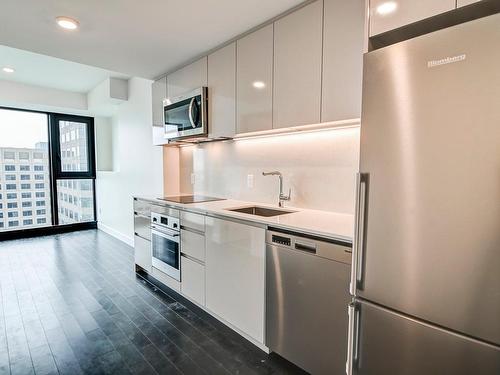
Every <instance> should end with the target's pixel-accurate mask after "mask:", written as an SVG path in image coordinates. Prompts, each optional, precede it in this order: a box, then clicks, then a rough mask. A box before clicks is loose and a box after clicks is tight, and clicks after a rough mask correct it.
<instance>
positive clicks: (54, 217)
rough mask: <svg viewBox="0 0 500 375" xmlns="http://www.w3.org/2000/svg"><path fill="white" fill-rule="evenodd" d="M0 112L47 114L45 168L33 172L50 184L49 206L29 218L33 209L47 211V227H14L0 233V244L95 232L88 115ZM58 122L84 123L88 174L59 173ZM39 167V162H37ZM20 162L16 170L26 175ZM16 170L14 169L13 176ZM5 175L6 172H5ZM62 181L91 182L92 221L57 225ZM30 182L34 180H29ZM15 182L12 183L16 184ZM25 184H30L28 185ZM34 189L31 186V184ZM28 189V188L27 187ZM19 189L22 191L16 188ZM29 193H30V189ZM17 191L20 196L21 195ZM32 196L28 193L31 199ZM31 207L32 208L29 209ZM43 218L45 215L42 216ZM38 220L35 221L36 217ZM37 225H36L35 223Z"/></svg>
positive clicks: (91, 134)
mask: <svg viewBox="0 0 500 375" xmlns="http://www.w3.org/2000/svg"><path fill="white" fill-rule="evenodd" d="M0 109H5V110H12V111H20V112H31V113H42V114H45V115H47V131H48V169H47V170H45V168H43V171H37V172H39V173H40V172H41V173H49V180H48V181H46V183H48V184H49V185H50V192H49V196H46V198H50V204H48V205H46V206H40V207H36V206H35V211H33V214H34V215H33V216H34V217H36V216H37V215H38V214H36V215H35V213H36V211H37V209H43V210H44V211H45V212H46V211H47V210H50V212H51V219H50V220H49V221H48V222H47V223H46V224H48V225H47V226H42V227H34V228H22V227H21V228H18V229H13V230H8V231H0V241H1V240H7V239H16V238H25V237H33V236H43V235H48V234H55V233H64V232H69V231H74V230H84V229H95V228H97V204H96V203H97V202H96V188H95V180H96V175H97V173H96V171H97V169H96V155H95V128H94V118H93V117H88V116H81V115H71V114H61V113H54V112H47V111H37V110H30V109H22V108H16V107H7V106H0ZM59 121H72V122H81V123H85V124H87V165H88V171H84V172H82V171H62V170H61V158H60V143H59V142H60V140H59ZM33 163H34V165H36V160H35V159H34V156H33ZM39 164H40V163H39ZM21 165H22V160H20V163H19V166H20V167H19V171H20V172H21V173H22V172H27V171H23V170H21ZM17 171H18V170H17V168H14V171H12V172H14V173H16V172H17ZM28 171H29V172H31V171H35V168H34V167H33V169H32V168H30V169H29V170H28ZM6 172H9V171H7V170H6ZM62 179H65V180H66V179H69V180H78V179H89V180H91V183H92V193H93V194H92V198H93V202H94V210H93V220H92V221H86V222H79V223H70V224H59V207H58V201H57V198H58V197H57V181H58V180H62ZM33 181H34V180H33ZM20 182H21V181H20V180H19V187H21V183H20ZM17 183H18V181H16V184H17ZM29 185H33V184H31V183H29ZM33 186H34V185H33ZM30 189H31V186H30ZM19 190H22V189H19ZM30 192H31V193H32V191H31V190H30ZM22 193H23V192H22V191H21V195H22ZM33 196H34V194H32V197H31V198H26V199H32V198H33ZM32 207H34V206H32ZM45 215H46V214H45ZM37 221H38V218H37ZM8 224H9V222H8V221H6V222H5V226H4V228H10V226H9V225H8ZM33 224H35V220H33ZM37 224H38V222H37Z"/></svg>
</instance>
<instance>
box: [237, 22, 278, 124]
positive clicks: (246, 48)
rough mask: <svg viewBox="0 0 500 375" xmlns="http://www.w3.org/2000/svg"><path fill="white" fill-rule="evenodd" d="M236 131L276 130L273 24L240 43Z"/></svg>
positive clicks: (238, 49)
mask: <svg viewBox="0 0 500 375" xmlns="http://www.w3.org/2000/svg"><path fill="white" fill-rule="evenodd" d="M236 64H237V68H236V88H237V93H236V100H237V102H236V111H237V113H236V132H237V133H238V134H239V133H247V132H255V131H260V130H270V129H272V127H273V25H272V24H271V25H268V26H265V27H263V28H261V29H259V30H257V31H255V32H253V33H251V34H249V35H247V36H245V37H244V38H242V39H240V40H238V41H237V44H236Z"/></svg>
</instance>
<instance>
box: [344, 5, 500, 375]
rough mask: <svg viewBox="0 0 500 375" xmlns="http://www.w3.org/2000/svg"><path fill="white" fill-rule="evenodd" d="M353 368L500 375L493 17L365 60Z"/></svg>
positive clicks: (499, 38)
mask: <svg viewBox="0 0 500 375" xmlns="http://www.w3.org/2000/svg"><path fill="white" fill-rule="evenodd" d="M363 84H364V87H363V111H362V125H361V157H360V175H359V182H358V197H357V209H356V230H355V240H354V249H353V264H352V280H351V293H352V294H353V295H355V298H354V302H353V303H352V304H351V306H350V308H349V317H350V319H349V354H348V362H347V371H348V373H352V374H362V375H375V374H376V375H379V374H382V375H385V374H396V375H401V374H404V375H443V374H445V375H448V374H449V375H462V374H467V375H468V374H474V375H483V374H484V375H490V374H491V375H499V374H500V14H496V15H493V16H489V17H486V18H482V19H479V20H475V21H471V22H467V23H464V24H461V25H458V26H454V27H450V28H448V29H444V30H440V31H437V32H434V33H431V34H427V35H424V36H421V37H417V38H414V39H411V40H408V41H404V42H401V43H398V44H395V45H392V46H389V47H385V48H382V49H379V50H376V51H373V52H370V53H367V54H366V55H365V60H364V83H363Z"/></svg>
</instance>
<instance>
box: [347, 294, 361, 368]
mask: <svg viewBox="0 0 500 375" xmlns="http://www.w3.org/2000/svg"><path fill="white" fill-rule="evenodd" d="M347 312H348V315H349V327H348V334H347V362H346V368H345V372H346V374H347V375H353V374H354V372H353V370H354V366H355V364H356V363H357V361H358V341H359V340H358V335H359V311H358V307H357V304H356V302H354V301H353V302H351V303H350V304H349V306H348V308H347Z"/></svg>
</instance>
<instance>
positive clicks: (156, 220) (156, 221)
mask: <svg viewBox="0 0 500 375" xmlns="http://www.w3.org/2000/svg"><path fill="white" fill-rule="evenodd" d="M151 224H152V225H158V226H160V227H164V228H168V229H172V230H175V231H178V230H179V228H180V224H179V218H177V217H172V216H167V215H163V214H159V213H157V212H151Z"/></svg>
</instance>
